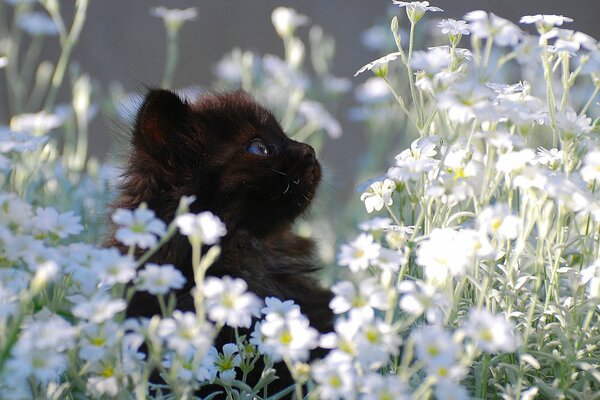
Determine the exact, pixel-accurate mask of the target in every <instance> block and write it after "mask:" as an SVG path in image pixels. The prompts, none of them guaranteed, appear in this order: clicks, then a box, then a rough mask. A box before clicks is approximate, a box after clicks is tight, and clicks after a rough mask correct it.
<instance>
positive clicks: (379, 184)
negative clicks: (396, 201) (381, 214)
mask: <svg viewBox="0 0 600 400" xmlns="http://www.w3.org/2000/svg"><path fill="white" fill-rule="evenodd" d="M394 190H396V183H395V182H394V181H393V180H391V179H384V180H383V181H375V182H373V183H372V184H371V185H370V186H369V191H368V192H365V193H363V194H362V195H361V196H360V200H361V201H363V202H364V203H365V208H366V209H367V212H368V213H369V214H370V213H372V212H373V210H377V211H379V210H381V209H382V208H383V206H384V205H386V206H391V205H392V204H393V200H392V195H393V194H394Z"/></svg>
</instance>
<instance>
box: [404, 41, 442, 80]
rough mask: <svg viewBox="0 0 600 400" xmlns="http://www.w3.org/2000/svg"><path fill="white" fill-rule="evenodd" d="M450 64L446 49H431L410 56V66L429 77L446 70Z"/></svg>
mask: <svg viewBox="0 0 600 400" xmlns="http://www.w3.org/2000/svg"><path fill="white" fill-rule="evenodd" d="M451 62H452V57H451V56H450V52H449V50H448V49H447V48H444V47H432V48H431V49H429V50H427V51H425V50H421V51H415V52H414V53H413V55H412V59H411V62H410V66H411V67H412V68H413V69H415V70H421V71H425V72H426V73H427V74H429V75H433V74H437V73H438V72H440V71H442V70H444V69H446V68H448V66H449V65H450V63H451Z"/></svg>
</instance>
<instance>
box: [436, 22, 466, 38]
mask: <svg viewBox="0 0 600 400" xmlns="http://www.w3.org/2000/svg"><path fill="white" fill-rule="evenodd" d="M437 26H438V28H442V34H444V35H468V34H469V24H467V22H466V21H463V20H459V21H457V20H455V19H452V18H448V19H443V20H441V21H440V22H438V24H437Z"/></svg>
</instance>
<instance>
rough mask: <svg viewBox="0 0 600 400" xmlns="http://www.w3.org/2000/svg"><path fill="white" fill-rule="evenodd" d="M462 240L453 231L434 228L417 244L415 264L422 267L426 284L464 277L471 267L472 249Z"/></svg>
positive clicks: (437, 283) (461, 236) (460, 236)
mask: <svg viewBox="0 0 600 400" xmlns="http://www.w3.org/2000/svg"><path fill="white" fill-rule="evenodd" d="M463 239H464V236H463V235H460V234H459V232H457V231H455V230H454V229H450V228H436V229H434V230H433V231H432V232H431V234H430V235H429V239H427V240H424V241H423V242H421V243H420V244H419V247H418V249H417V264H419V265H422V266H423V267H424V269H425V271H424V273H425V278H426V279H427V281H428V282H430V283H432V284H436V285H439V284H443V283H444V282H445V281H446V279H448V278H450V277H455V276H462V275H464V273H465V272H466V270H467V268H469V267H471V266H472V263H473V256H474V254H473V249H469V248H468V247H467V246H468V244H467V243H466V242H465V241H464V240H463Z"/></svg>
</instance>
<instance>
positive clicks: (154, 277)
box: [136, 263, 185, 295]
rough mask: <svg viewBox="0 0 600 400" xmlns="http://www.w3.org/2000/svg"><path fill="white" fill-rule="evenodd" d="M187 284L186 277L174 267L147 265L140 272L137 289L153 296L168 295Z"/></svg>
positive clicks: (168, 265)
mask: <svg viewBox="0 0 600 400" xmlns="http://www.w3.org/2000/svg"><path fill="white" fill-rule="evenodd" d="M184 284H185V277H184V276H183V274H182V273H181V271H179V270H178V269H176V268H175V267H174V266H173V265H170V264H166V265H156V264H152V263H148V264H146V266H145V267H144V269H143V270H140V271H139V272H138V277H137V279H136V287H137V289H138V290H139V291H146V292H148V293H150V294H153V295H159V294H162V295H164V294H167V293H169V291H170V290H171V289H181V288H182V287H183V285H184Z"/></svg>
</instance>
